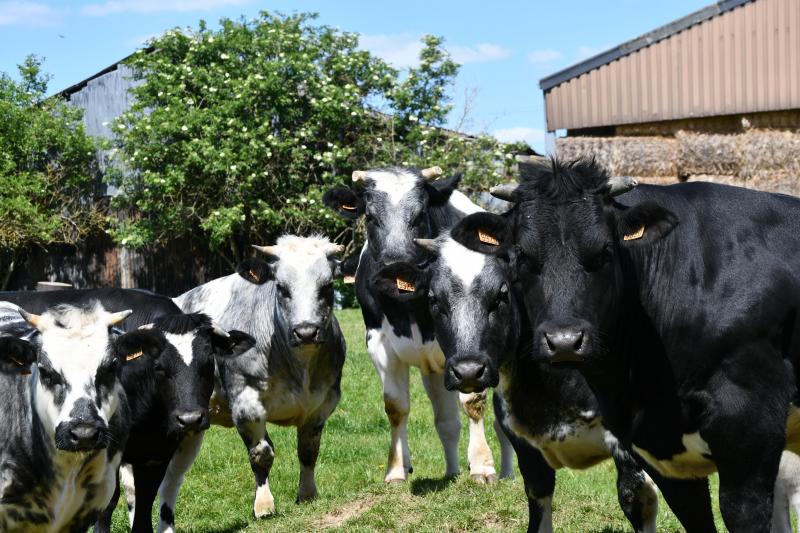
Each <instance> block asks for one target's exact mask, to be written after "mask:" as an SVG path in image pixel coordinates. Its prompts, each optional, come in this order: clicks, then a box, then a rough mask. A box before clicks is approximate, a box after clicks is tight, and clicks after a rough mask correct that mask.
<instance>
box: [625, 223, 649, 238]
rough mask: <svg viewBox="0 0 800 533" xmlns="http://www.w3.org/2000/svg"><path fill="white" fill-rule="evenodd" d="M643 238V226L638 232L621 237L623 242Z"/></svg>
mask: <svg viewBox="0 0 800 533" xmlns="http://www.w3.org/2000/svg"><path fill="white" fill-rule="evenodd" d="M643 236H644V224H642V227H641V228H639V229H638V230H636V231H634V232H633V233H628V234H627V235H624V236H623V237H622V240H623V241H635V240H637V239H641V238H642V237H643Z"/></svg>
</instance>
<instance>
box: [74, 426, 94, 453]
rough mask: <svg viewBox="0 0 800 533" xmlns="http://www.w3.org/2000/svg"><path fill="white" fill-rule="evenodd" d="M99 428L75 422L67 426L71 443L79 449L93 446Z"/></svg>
mask: <svg viewBox="0 0 800 533" xmlns="http://www.w3.org/2000/svg"><path fill="white" fill-rule="evenodd" d="M99 433H100V428H98V427H97V426H94V425H91V424H76V425H74V426H72V427H71V428H69V437H70V439H71V440H72V444H73V445H74V446H75V447H76V448H79V449H82V448H94V445H95V443H96V442H97V436H98V435H99Z"/></svg>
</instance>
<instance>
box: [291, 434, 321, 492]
mask: <svg viewBox="0 0 800 533" xmlns="http://www.w3.org/2000/svg"><path fill="white" fill-rule="evenodd" d="M324 427H325V421H324V420H314V421H313V422H312V423H306V424H304V425H302V426H298V427H297V458H298V459H299V460H300V487H299V488H298V489H297V503H303V502H309V501H311V500H313V499H314V498H316V497H317V483H316V481H315V479H314V468H315V467H316V465H317V457H318V456H319V442H320V438H321V437H322V429H323V428H324Z"/></svg>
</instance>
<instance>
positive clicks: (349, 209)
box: [340, 204, 356, 211]
mask: <svg viewBox="0 0 800 533" xmlns="http://www.w3.org/2000/svg"><path fill="white" fill-rule="evenodd" d="M340 207H341V208H342V209H344V210H345V211H355V210H356V206H354V205H347V204H341V206H340Z"/></svg>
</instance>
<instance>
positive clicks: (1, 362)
mask: <svg viewBox="0 0 800 533" xmlns="http://www.w3.org/2000/svg"><path fill="white" fill-rule="evenodd" d="M37 351H38V349H37V347H36V346H35V345H34V344H32V343H31V342H30V341H28V340H25V339H21V338H18V337H13V336H10V335H3V336H0V374H12V375H13V374H18V375H23V376H27V375H29V374H30V373H31V365H33V364H34V363H35V362H36V353H37Z"/></svg>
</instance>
